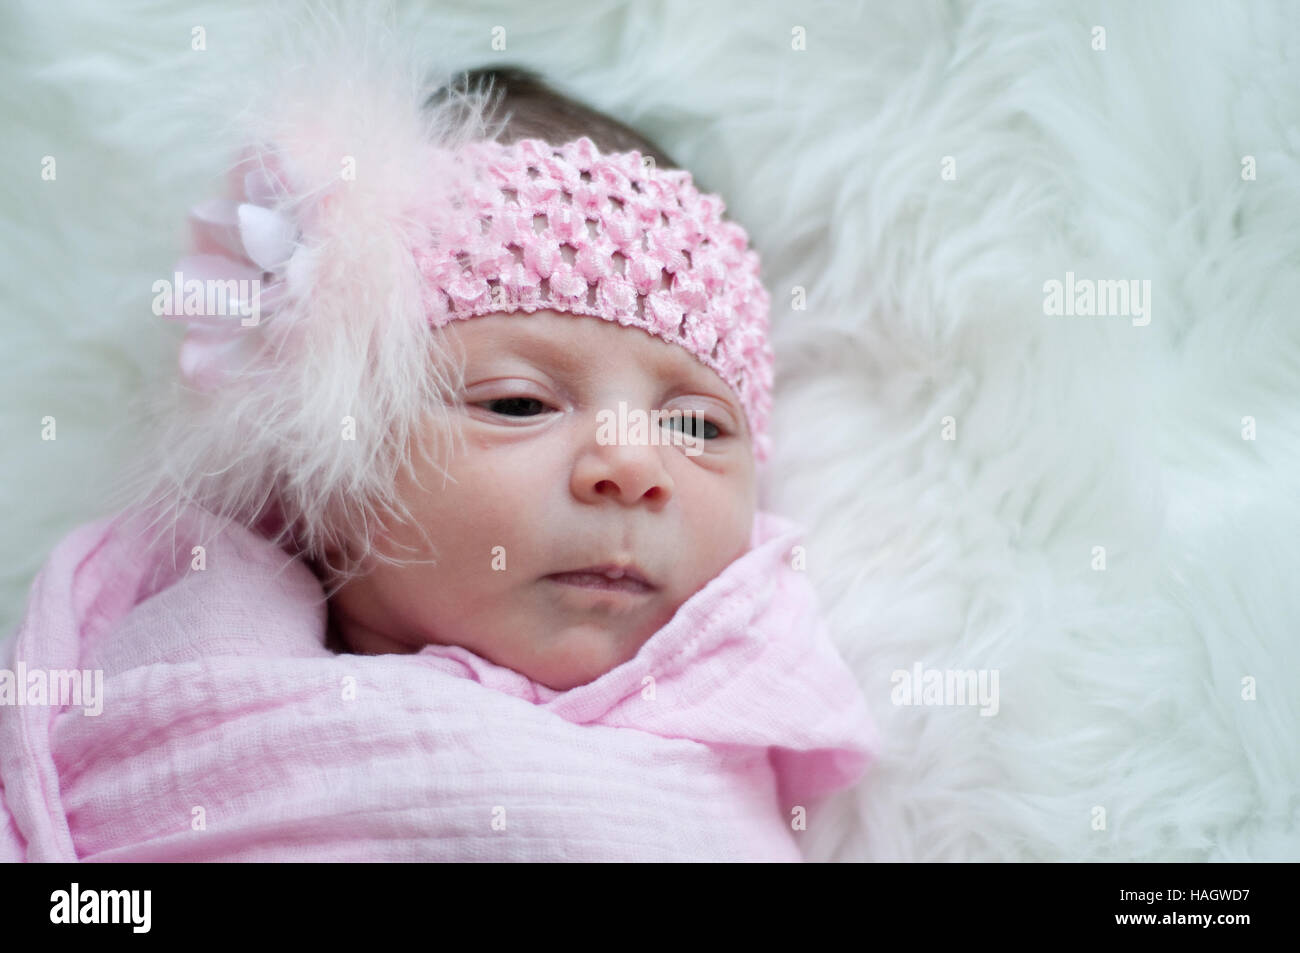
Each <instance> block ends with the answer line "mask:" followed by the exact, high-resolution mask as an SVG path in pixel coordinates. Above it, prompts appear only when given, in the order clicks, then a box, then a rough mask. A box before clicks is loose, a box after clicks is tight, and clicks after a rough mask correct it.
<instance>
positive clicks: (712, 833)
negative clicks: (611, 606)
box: [0, 512, 876, 861]
mask: <svg viewBox="0 0 1300 953" xmlns="http://www.w3.org/2000/svg"><path fill="white" fill-rule="evenodd" d="M192 519H193V516H192V515H183V516H182V518H181V519H180V521H179V524H178V526H177V529H176V532H175V533H169V534H168V535H167V536H166V537H164V539H163V540H161V541H159V542H156V543H154V544H152V545H146V544H145V543H144V542H142V539H143V537H141V536H140V534H139V533H138V532H130V531H128V529H127V528H128V527H129V526H131V525H132V524H131V519H130V518H129V517H128V516H127V515H125V514H123V515H119V516H117V517H110V518H106V519H103V520H100V521H97V522H94V523H91V524H89V525H86V526H83V527H81V528H79V529H77V530H75V531H73V532H72V533H71V534H70V535H68V536H67V537H66V538H65V539H64V540H63V541H62V542H61V543H60V544H59V545H58V547H57V548H56V549H55V551H54V552H53V554H52V555H51V557H50V558H49V560H48V561H47V563H46V564H45V566H44V567H43V568H42V570H41V572H40V574H39V575H38V576H37V578H36V580H35V581H34V583H33V584H32V588H31V591H30V595H29V601H28V605H27V610H26V613H25V616H24V618H23V620H22V622H21V623H20V625H19V628H18V630H17V633H16V634H15V636H14V637H13V638H11V639H9V640H8V641H7V642H6V643H5V644H4V646H3V650H2V651H0V669H3V670H7V671H8V672H9V688H10V689H11V692H10V696H9V697H8V698H7V699H5V703H4V704H0V860H6V861H21V860H27V861H74V860H81V861H337V860H342V861H556V860H562V861H682V860H685V861H725V860H746V861H797V860H800V859H801V852H800V843H799V838H800V837H801V836H804V830H805V829H806V828H810V827H811V826H812V825H815V824H817V823H818V813H817V810H816V805H817V801H818V800H819V799H821V798H823V797H824V796H825V795H827V794H830V793H832V792H834V791H836V790H839V789H842V788H844V787H847V786H849V785H852V784H854V783H856V782H857V781H858V780H859V778H860V777H861V775H862V774H863V772H864V770H865V768H866V766H867V765H868V763H869V761H870V760H871V758H872V757H873V754H874V752H875V750H876V736H875V731H874V727H873V724H872V722H871V720H870V718H869V716H868V713H867V710H866V707H865V704H864V700H863V698H862V695H861V692H860V689H859V687H858V685H857V682H856V680H855V679H854V678H853V676H852V675H851V673H850V672H849V671H848V669H847V667H846V666H845V664H844V662H843V661H842V660H841V658H840V657H839V655H838V654H837V652H836V651H835V648H834V646H833V645H832V644H831V642H830V640H829V638H828V636H827V632H826V630H825V626H824V623H823V622H822V620H821V618H820V616H819V614H818V606H817V601H816V597H815V594H814V592H813V590H812V587H811V585H810V584H809V582H808V579H807V577H806V574H805V573H804V572H802V571H801V570H800V569H799V568H798V567H797V566H792V561H793V560H792V552H793V551H794V549H795V546H796V545H797V544H798V542H799V539H800V537H801V534H802V530H801V528H800V527H799V526H798V525H796V524H795V523H793V522H791V521H789V520H786V519H784V518H782V517H778V516H776V515H774V514H770V513H766V512H759V513H758V514H757V516H756V518H755V522H754V529H753V535H752V538H751V548H750V549H749V551H748V552H747V553H746V554H745V555H743V556H741V557H740V558H738V559H737V560H735V561H734V562H733V563H731V564H730V565H729V566H728V567H727V568H726V569H724V570H723V571H722V572H721V573H720V574H719V575H718V576H717V577H715V578H714V579H712V580H710V582H709V583H708V584H707V585H706V586H705V587H704V588H703V589H701V590H700V591H699V592H697V593H695V595H693V596H692V597H691V598H690V599H688V600H687V601H686V602H685V603H684V604H683V605H682V606H681V607H680V608H679V609H678V611H677V612H676V614H675V615H674V616H673V617H672V619H671V620H670V621H669V622H668V623H667V624H666V625H665V626H664V627H663V628H662V629H660V630H659V631H658V632H657V633H655V634H654V636H653V637H651V639H650V640H649V641H647V642H646V643H645V645H643V646H642V648H641V650H640V652H639V653H638V654H637V655H636V656H635V657H634V658H633V659H631V660H630V661H628V662H626V663H624V664H622V665H620V666H618V667H617V668H615V669H613V670H611V671H609V672H607V673H605V674H604V675H602V676H601V677H599V678H597V679H596V680H595V681H592V682H590V683H588V684H586V685H582V686H579V687H576V688H572V689H569V690H568V691H564V692H557V691H554V690H552V689H549V688H547V687H545V686H543V685H539V684H537V683H535V682H533V681H531V680H530V679H528V678H527V677H525V676H523V675H520V674H519V673H516V672H514V671H512V670H509V669H506V668H503V667H501V666H498V665H496V664H494V663H492V662H490V661H487V660H485V659H483V658H481V657H479V656H477V655H475V654H474V653H472V652H470V651H468V650H466V649H463V648H460V647H457V646H441V645H431V646H428V647H426V648H425V649H423V650H422V651H420V652H418V653H416V654H407V655H352V654H336V653H335V652H333V651H332V650H331V649H330V648H328V647H327V646H326V630H327V619H328V614H327V606H326V604H325V603H324V602H323V599H322V595H323V593H322V589H321V585H320V583H319V581H318V580H317V578H316V576H315V575H314V574H313V573H312V572H311V571H310V570H309V569H308V568H307V567H306V566H305V565H303V564H302V562H301V561H299V560H296V559H291V558H290V557H289V556H288V555H287V554H286V553H285V552H283V551H282V550H280V549H279V548H277V547H276V546H275V545H273V544H272V543H271V542H270V541H269V540H267V539H265V538H263V537H262V536H259V535H257V534H256V533H254V532H251V531H249V530H246V529H243V528H239V527H232V528H229V529H227V530H224V531H222V532H221V533H220V534H219V535H217V536H215V537H214V538H213V539H212V541H211V542H210V543H209V544H208V545H207V546H206V548H205V552H204V555H203V562H202V568H201V569H197V568H194V561H193V560H192V558H191V547H190V545H189V542H187V540H189V539H192V538H193V537H191V536H188V535H187V533H188V530H187V525H188V524H187V521H189V520H192ZM19 663H21V664H22V665H23V666H24V669H25V671H26V672H27V673H32V672H37V673H46V674H48V673H53V672H58V671H62V672H66V671H70V670H76V671H78V672H83V673H89V672H94V671H101V672H102V680H103V681H102V692H103V697H102V699H100V703H101V704H102V711H100V713H98V714H91V713H90V710H91V709H90V708H89V707H88V706H87V705H85V704H82V705H81V706H77V705H75V704H64V705H59V704H52V703H51V702H57V701H59V700H60V699H57V698H51V699H49V700H47V702H46V703H45V704H30V703H23V704H20V703H18V702H19V701H30V699H31V697H32V696H27V695H25V696H23V697H22V698H21V699H20V698H18V697H17V695H18V694H20V693H22V692H23V691H24V690H25V688H26V687H27V686H24V685H18V684H16V674H15V673H16V672H17V666H18V664H19ZM27 677H28V678H32V677H35V676H31V675H28V676H27ZM51 677H52V676H51ZM64 700H65V701H66V700H67V699H64ZM83 701H84V700H83Z"/></svg>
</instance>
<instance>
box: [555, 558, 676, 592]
mask: <svg viewBox="0 0 1300 953" xmlns="http://www.w3.org/2000/svg"><path fill="white" fill-rule="evenodd" d="M578 572H585V573H594V574H596V575H600V576H605V577H607V578H609V579H629V580H631V581H633V582H638V583H640V584H641V585H643V586H645V587H646V588H648V589H658V588H659V587H658V586H657V585H655V584H654V582H652V581H651V579H650V577H649V575H648V574H647V573H646V572H644V571H643V570H642V569H640V568H639V567H638V566H637V565H636V564H635V563H601V564H600V565H598V566H583V567H581V568H579V569H565V570H562V571H560V572H555V573H551V576H562V575H566V574H568V573H578Z"/></svg>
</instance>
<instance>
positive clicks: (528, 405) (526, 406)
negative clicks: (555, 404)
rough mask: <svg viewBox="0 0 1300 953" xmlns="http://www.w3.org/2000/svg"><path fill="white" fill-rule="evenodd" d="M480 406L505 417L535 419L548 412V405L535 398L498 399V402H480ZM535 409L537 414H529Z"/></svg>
mask: <svg viewBox="0 0 1300 953" xmlns="http://www.w3.org/2000/svg"><path fill="white" fill-rule="evenodd" d="M478 406H480V407H486V408H487V409H488V410H490V411H492V412H493V413H495V414H501V415H502V416H504V417H535V416H537V414H538V413H542V412H543V411H545V410H546V404H544V403H542V402H541V401H540V400H538V399H537V398H535V397H498V398H497V399H496V400H485V401H480V402H479V404H478ZM533 408H536V411H537V412H536V413H529V411H530V410H532V409H533Z"/></svg>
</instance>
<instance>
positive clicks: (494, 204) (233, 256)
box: [162, 136, 773, 462]
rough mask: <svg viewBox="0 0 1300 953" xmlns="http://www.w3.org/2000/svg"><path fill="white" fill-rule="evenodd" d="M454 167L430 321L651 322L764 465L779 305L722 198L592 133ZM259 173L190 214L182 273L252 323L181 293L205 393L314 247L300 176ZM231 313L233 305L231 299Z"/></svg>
mask: <svg viewBox="0 0 1300 953" xmlns="http://www.w3.org/2000/svg"><path fill="white" fill-rule="evenodd" d="M451 161H452V162H453V163H454V164H455V166H456V168H457V170H458V172H457V177H456V181H457V182H458V183H459V185H458V186H457V187H456V190H455V191H453V192H452V193H451V198H450V203H449V204H450V205H451V207H452V209H454V211H452V212H450V213H448V212H446V211H445V210H443V211H441V212H440V213H439V215H438V216H437V219H436V221H431V222H430V223H429V225H430V227H429V228H427V229H418V228H417V229H416V230H415V231H414V240H413V241H412V242H411V248H410V253H411V255H412V256H413V257H414V260H415V262H416V265H417V267H418V269H419V273H420V274H421V275H422V276H423V278H424V282H425V284H424V287H423V292H422V293H423V300H424V305H425V311H426V315H427V318H428V321H429V324H430V325H431V326H432V327H435V328H436V327H443V326H445V325H447V324H449V323H450V322H452V321H455V320H464V319H468V318H473V317H478V316H481V315H487V314H498V313H504V314H508V313H514V312H519V311H524V312H536V311H539V310H542V309H550V310H553V311H558V312H565V313H569V314H574V315H589V316H592V317H596V318H600V319H603V320H606V321H611V322H616V323H618V324H620V325H623V326H625V327H637V328H640V329H642V330H644V331H646V332H648V333H650V334H652V335H655V336H657V337H659V338H660V339H662V340H664V341H667V342H668V343H670V344H675V345H678V346H679V347H682V348H685V349H686V350H687V351H689V352H690V353H691V354H692V355H694V356H695V357H696V358H697V359H698V360H699V361H701V362H702V363H703V364H704V365H705V366H707V367H709V368H711V369H712V370H713V371H715V372H716V373H717V374H718V376H719V377H720V378H722V380H723V381H725V382H726V383H727V384H728V385H729V386H730V387H731V389H732V390H733V392H734V393H735V394H736V396H737V397H738V398H739V401H740V404H741V406H742V408H743V409H744V412H745V414H746V417H747V419H748V421H749V428H750V433H751V438H752V441H753V445H754V453H755V457H756V459H757V460H759V461H760V462H763V461H765V460H767V458H768V456H769V452H770V443H769V436H768V433H767V427H768V418H769V414H770V410H771V388H772V381H773V374H772V368H773V353H772V348H771V345H770V343H769V340H768V328H769V317H768V314H769V297H768V294H767V292H766V290H765V289H764V287H763V285H762V282H761V280H760V277H759V257H758V254H757V253H756V252H755V251H753V250H752V249H751V248H750V247H749V245H748V239H747V236H746V233H745V230H744V229H743V228H742V227H741V226H739V225H737V224H735V223H732V222H728V221H724V220H723V219H722V212H723V210H724V208H725V206H724V204H723V201H722V199H721V198H720V197H718V196H717V195H712V194H705V193H701V192H699V191H698V190H697V189H696V188H695V186H694V185H693V183H692V179H691V175H690V173H689V172H686V171H683V170H676V169H665V170H660V169H656V168H653V163H651V164H650V166H649V167H647V165H646V164H645V163H644V161H643V158H642V156H641V154H640V153H639V152H637V151H630V152H622V153H611V154H601V153H600V151H599V150H598V149H597V147H596V145H595V143H594V142H592V140H591V139H589V138H588V137H586V136H583V137H581V138H578V139H576V140H573V141H571V142H568V143H564V144H562V145H558V146H553V145H551V144H548V143H547V142H545V141H543V140H541V139H523V140H520V141H518V142H515V143H513V144H511V145H502V144H501V143H499V142H496V141H494V140H484V141H477V142H471V143H468V144H466V145H464V146H462V147H461V148H459V149H457V150H455V151H454V152H453V153H452V154H451ZM249 165H250V163H249V162H245V163H244V164H243V165H241V166H240V167H239V168H237V169H236V170H235V174H234V175H233V177H232V181H233V182H234V185H235V192H236V197H235V198H232V199H215V200H211V201H208V202H204V203H201V204H199V205H197V206H195V207H194V208H193V209H192V211H191V221H192V223H193V226H194V230H195V240H196V245H197V247H198V250H199V251H200V253H201V254H200V255H198V256H195V257H191V258H188V259H185V260H183V261H182V262H181V263H180V264H179V265H178V270H179V272H180V273H181V274H183V275H191V276H195V275H197V276H200V277H202V278H205V279H207V280H208V281H213V280H215V281H217V282H223V281H224V282H230V281H232V280H235V281H240V280H242V281H246V282H248V287H249V288H250V289H251V290H250V291H249V292H247V293H245V294H244V295H243V296H242V298H241V301H240V303H241V305H242V308H240V309H235V310H236V311H237V315H238V316H240V317H241V318H242V320H234V319H232V316H231V315H230V314H225V315H212V314H207V313H205V312H204V310H203V308H191V307H183V308H182V307H179V306H178V305H179V303H180V301H181V300H182V297H181V294H180V292H179V291H178V292H177V295H176V298H175V300H174V302H173V306H172V307H170V308H163V309H162V310H163V312H164V314H165V316H169V317H176V318H182V319H183V320H185V321H187V322H189V324H190V333H189V334H188V335H187V337H186V340H185V343H184V344H183V345H182V348H181V354H180V365H181V370H182V374H183V376H184V377H185V378H186V379H187V380H189V381H190V382H192V383H193V384H195V385H196V386H197V387H199V388H200V389H212V388H214V387H216V386H218V385H219V384H220V382H221V381H222V379H223V378H224V377H225V376H226V375H228V374H229V373H230V368H231V367H232V366H233V363H234V360H235V358H236V357H237V356H242V357H245V358H247V357H248V356H249V354H250V351H249V350H248V348H247V347H246V346H245V345H246V342H245V341H241V340H240V337H241V336H243V337H245V338H246V337H247V336H248V335H250V334H256V333H258V328H259V327H260V326H261V322H262V320H269V321H271V322H273V321H274V310H275V304H276V301H277V300H278V298H279V296H280V295H281V294H282V293H283V292H284V290H285V280H286V278H287V271H288V266H289V265H290V264H291V260H292V258H293V256H294V251H295V246H296V245H297V244H298V243H299V241H300V239H301V238H302V232H303V229H302V227H301V226H300V225H298V224H295V223H294V222H293V221H291V220H290V218H289V217H288V216H286V215H285V214H284V213H283V212H281V211H277V210H275V209H274V208H273V206H274V205H275V197H276V195H277V193H278V192H281V191H283V190H284V189H285V188H286V186H285V183H284V181H283V180H284V179H285V178H288V177H289V176H288V175H287V173H286V172H285V171H284V170H283V169H278V168H277V167H276V166H277V165H278V163H275V162H274V161H272V162H269V163H268V160H267V156H266V155H262V156H260V157H259V159H258V164H257V165H255V166H253V167H251V168H249ZM178 277H179V276H178ZM268 278H269V279H270V280H269V281H266V280H265V279H268ZM259 280H261V283H260V285H259ZM305 280H307V279H306V278H304V277H302V276H299V284H301V283H302V282H303V281H305ZM250 306H251V307H250ZM204 307H206V304H205V305H204ZM222 310H225V311H227V312H229V311H230V310H232V309H231V308H230V307H229V301H227V307H226V308H224V309H222ZM251 310H256V311H257V312H258V316H257V320H256V322H253V321H250V320H249V317H248V315H249V313H250V311H251Z"/></svg>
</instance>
